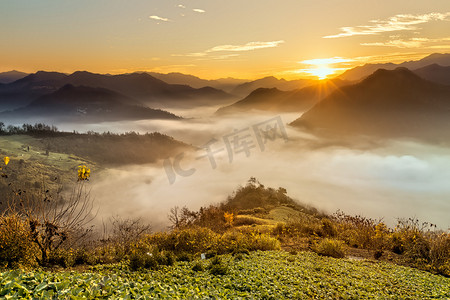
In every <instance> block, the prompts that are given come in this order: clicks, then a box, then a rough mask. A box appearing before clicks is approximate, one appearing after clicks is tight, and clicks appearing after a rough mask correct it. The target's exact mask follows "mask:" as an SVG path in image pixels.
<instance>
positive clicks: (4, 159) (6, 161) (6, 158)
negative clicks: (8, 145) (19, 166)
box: [3, 156, 9, 165]
mask: <svg viewBox="0 0 450 300" xmlns="http://www.w3.org/2000/svg"><path fill="white" fill-rule="evenodd" d="M3 161H4V162H5V165H8V163H9V157H8V156H5V157H4V158H3Z"/></svg>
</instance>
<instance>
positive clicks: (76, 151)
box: [31, 132, 194, 166]
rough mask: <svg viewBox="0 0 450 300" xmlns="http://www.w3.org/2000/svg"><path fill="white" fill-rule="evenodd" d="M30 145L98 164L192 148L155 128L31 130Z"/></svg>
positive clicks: (142, 160) (159, 156) (124, 162)
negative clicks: (117, 132)
mask: <svg viewBox="0 0 450 300" xmlns="http://www.w3.org/2000/svg"><path fill="white" fill-rule="evenodd" d="M32 136H34V137H36V140H34V141H33V142H32V143H31V145H32V146H33V147H37V148H40V149H44V150H48V151H50V152H57V153H66V154H69V155H75V156H77V157H82V158H84V159H88V160H90V161H93V162H95V163H98V164H100V165H102V166H104V165H108V166H109V165H115V166H117V165H128V164H144V163H153V162H155V161H157V160H158V159H164V158H168V157H171V156H174V155H177V154H178V153H181V152H182V151H188V150H193V149H194V148H193V147H192V146H189V145H187V144H185V143H183V142H180V141H177V140H175V139H173V138H172V137H170V136H167V135H164V134H160V133H158V132H154V133H147V134H141V135H138V134H133V133H128V134H121V135H115V134H98V133H93V134H78V133H68V132H57V133H53V134H48V135H42V134H34V135H32Z"/></svg>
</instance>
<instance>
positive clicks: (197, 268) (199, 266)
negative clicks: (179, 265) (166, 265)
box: [192, 261, 205, 272]
mask: <svg viewBox="0 0 450 300" xmlns="http://www.w3.org/2000/svg"><path fill="white" fill-rule="evenodd" d="M204 270H205V267H204V266H203V264H202V263H201V262H199V261H198V262H196V263H195V264H194V265H193V266H192V271H195V272H201V271H204Z"/></svg>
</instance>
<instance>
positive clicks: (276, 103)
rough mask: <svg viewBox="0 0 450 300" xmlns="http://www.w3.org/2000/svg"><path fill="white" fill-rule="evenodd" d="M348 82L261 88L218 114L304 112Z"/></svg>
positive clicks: (336, 80) (339, 81)
mask: <svg viewBox="0 0 450 300" xmlns="http://www.w3.org/2000/svg"><path fill="white" fill-rule="evenodd" d="M345 84H346V82H344V81H342V80H339V79H334V80H326V81H319V82H318V83H317V84H314V85H311V86H308V87H304V88H302V89H297V90H293V91H280V90H279V89H277V88H259V89H257V90H255V91H253V92H252V93H250V95H248V96H247V97H245V98H244V99H242V100H240V101H238V102H236V103H233V104H232V105H229V106H225V107H222V108H220V109H219V110H218V111H217V114H219V115H223V114H232V113H239V112H249V111H251V110H258V111H261V110H262V111H274V112H304V111H307V110H308V109H310V108H311V107H313V106H314V105H315V104H316V103H317V102H319V101H320V100H321V99H322V98H324V97H326V96H328V95H329V94H330V93H331V92H332V91H334V90H335V89H336V88H339V87H340V86H342V85H345Z"/></svg>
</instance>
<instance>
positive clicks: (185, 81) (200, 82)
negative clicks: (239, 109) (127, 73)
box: [148, 72, 248, 93]
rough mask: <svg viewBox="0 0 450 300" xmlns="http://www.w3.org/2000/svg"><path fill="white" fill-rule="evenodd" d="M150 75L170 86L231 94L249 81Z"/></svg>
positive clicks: (151, 73) (176, 75) (186, 75)
mask: <svg viewBox="0 0 450 300" xmlns="http://www.w3.org/2000/svg"><path fill="white" fill-rule="evenodd" d="M148 74H150V75H151V76H153V77H155V78H158V79H159V80H162V81H164V82H167V83H169V84H182V85H189V86H191V87H193V88H196V89H199V88H202V87H207V86H209V87H213V88H215V89H219V90H223V91H226V92H228V93H230V92H231V91H232V90H233V89H234V88H235V87H236V86H238V85H240V84H242V83H245V82H247V81H248V80H245V79H235V78H221V79H216V80H206V79H201V78H199V77H196V76H193V75H188V74H182V73H168V74H161V73H154V72H149V73H148Z"/></svg>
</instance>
